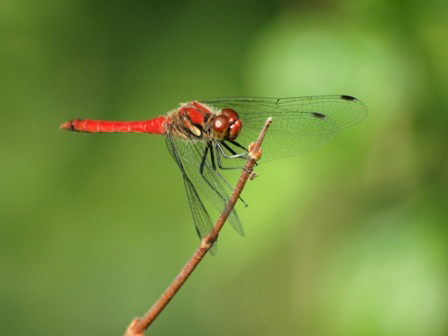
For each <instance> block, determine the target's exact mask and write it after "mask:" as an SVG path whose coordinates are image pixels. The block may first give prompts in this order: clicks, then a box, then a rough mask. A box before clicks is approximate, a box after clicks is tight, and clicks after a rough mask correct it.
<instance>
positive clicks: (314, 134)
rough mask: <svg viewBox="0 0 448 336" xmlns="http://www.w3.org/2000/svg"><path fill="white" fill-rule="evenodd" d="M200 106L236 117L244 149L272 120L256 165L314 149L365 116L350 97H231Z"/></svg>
mask: <svg viewBox="0 0 448 336" xmlns="http://www.w3.org/2000/svg"><path fill="white" fill-rule="evenodd" d="M202 102H203V103H205V104H207V105H210V106H213V107H215V108H226V107H228V108H232V109H234V110H235V111H236V112H237V113H238V115H239V117H240V119H241V121H242V123H243V128H242V130H241V132H240V134H239V135H238V138H237V139H236V141H237V142H239V143H240V144H241V145H243V146H244V147H246V148H247V146H248V145H249V144H250V143H251V142H253V141H255V139H257V137H258V134H259V132H260V131H261V129H262V127H263V125H264V122H265V121H266V119H267V118H268V117H272V118H273V120H272V124H271V127H270V128H269V132H268V133H267V135H266V138H265V140H264V142H263V156H262V158H263V159H262V160H261V161H260V163H262V162H266V161H269V160H272V159H277V158H281V157H286V156H292V155H298V154H301V153H304V152H307V151H309V150H311V149H314V148H316V147H318V146H320V145H322V144H324V143H326V142H327V141H328V140H330V139H331V138H333V137H335V136H336V134H337V132H338V131H339V130H341V129H344V128H346V127H349V126H352V125H354V124H356V123H358V122H360V121H361V120H363V119H364V118H365V117H366V116H367V107H366V106H365V105H364V103H363V102H361V101H360V100H358V99H356V98H353V97H350V96H315V97H297V98H247V97H232V98H220V99H214V100H204V101H202Z"/></svg>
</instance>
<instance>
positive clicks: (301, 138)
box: [60, 95, 367, 253]
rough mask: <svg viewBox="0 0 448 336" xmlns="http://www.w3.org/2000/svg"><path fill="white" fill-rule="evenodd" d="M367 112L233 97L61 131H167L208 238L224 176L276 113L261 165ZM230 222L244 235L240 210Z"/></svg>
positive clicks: (358, 105) (354, 106) (224, 193)
mask: <svg viewBox="0 0 448 336" xmlns="http://www.w3.org/2000/svg"><path fill="white" fill-rule="evenodd" d="M366 116H367V107H366V105H365V104H364V103H363V102H361V101H360V100H358V99H357V98H354V97H352V96H347V95H332V96H309V97H295V98H253V97H230V98H218V99H210V100H200V101H190V102H187V103H182V104H180V106H179V107H178V108H176V109H174V110H172V111H170V112H168V113H167V114H166V115H162V116H159V117H156V118H153V119H149V120H142V121H105V120H92V119H74V120H71V121H68V122H65V123H63V124H62V125H61V126H60V128H61V129H64V130H68V131H75V132H88V133H97V132H101V133H113V132H126V133H147V134H158V135H163V136H164V137H165V142H166V145H167V148H168V150H169V152H170V153H171V156H172V157H173V159H174V161H175V162H176V164H177V166H178V167H179V169H180V171H181V174H182V178H183V182H184V185H185V189H186V192H187V196H188V201H189V205H190V209H191V213H192V216H193V221H194V224H195V228H196V232H197V233H198V235H199V237H200V238H203V237H205V236H206V235H207V234H208V233H209V232H210V230H211V229H212V226H213V222H212V219H211V216H210V209H214V210H215V211H217V212H218V213H220V212H222V210H224V208H225V207H226V205H227V202H228V200H229V193H230V191H231V190H232V188H231V185H230V184H229V183H228V182H227V180H226V179H225V178H224V176H223V174H222V173H223V172H224V171H226V170H233V169H242V166H243V164H242V163H241V162H243V161H242V160H246V159H247V157H248V147H249V145H250V144H251V142H253V141H255V140H256V138H257V136H258V134H259V132H260V131H261V129H262V127H263V125H264V123H265V121H266V119H267V118H268V117H272V125H271V127H270V129H269V132H268V133H267V135H266V137H265V140H264V143H263V154H262V159H261V160H260V162H267V161H270V160H273V159H278V158H283V157H288V156H294V155H299V154H302V153H304V152H307V151H309V150H312V149H314V148H316V147H318V146H320V145H322V144H324V143H326V142H328V141H329V140H330V139H332V138H334V137H335V136H336V134H337V133H338V131H340V130H342V129H344V128H347V127H349V126H352V125H355V124H356V123H358V122H360V121H361V120H363V119H364V118H365V117H366ZM228 220H229V222H230V224H231V226H232V227H233V228H234V229H235V230H236V231H237V232H238V233H240V234H241V235H244V231H243V227H242V225H241V221H240V219H239V217H238V214H237V212H236V211H235V209H233V210H232V211H231V213H230V215H229V218H228ZM212 248H214V247H212ZM214 251H216V250H212V253H213V252H214Z"/></svg>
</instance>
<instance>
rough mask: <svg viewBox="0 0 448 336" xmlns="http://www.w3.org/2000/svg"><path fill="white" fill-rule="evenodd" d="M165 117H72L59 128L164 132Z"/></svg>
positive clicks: (74, 130)
mask: <svg viewBox="0 0 448 336" xmlns="http://www.w3.org/2000/svg"><path fill="white" fill-rule="evenodd" d="M165 121H166V117H158V118H154V119H150V120H144V121H106V120H92V119H74V120H71V121H68V122H66V123H64V124H62V125H61V127H60V128H61V129H65V130H68V131H73V132H89V133H97V132H99V133H116V132H124V133H150V134H164V132H165V127H164V125H165Z"/></svg>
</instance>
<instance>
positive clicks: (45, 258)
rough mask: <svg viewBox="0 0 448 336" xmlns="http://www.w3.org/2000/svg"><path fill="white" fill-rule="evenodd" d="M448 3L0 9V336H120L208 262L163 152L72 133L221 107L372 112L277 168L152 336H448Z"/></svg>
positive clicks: (26, 5)
mask: <svg viewBox="0 0 448 336" xmlns="http://www.w3.org/2000/svg"><path fill="white" fill-rule="evenodd" d="M447 15H448V3H447V2H446V1H435V0H430V1H427V2H425V4H424V6H422V5H421V3H420V2H418V1H401V2H400V1H385V0H380V1H368V0H365V1H355V0H336V1H317V2H295V1H292V0H290V1H273V0H261V1H253V0H250V1H203V0H197V1H188V2H186V1H173V2H171V1H165V2H163V1H134V2H130V3H126V2H118V1H112V2H110V1H99V0H97V1H83V0H66V1H63V2H55V1H48V0H47V1H40V2H34V3H33V2H20V1H16V2H14V1H11V0H6V1H2V2H1V3H0V27H1V31H2V34H1V37H0V42H1V46H2V47H1V50H0V69H1V73H2V75H1V80H0V83H1V85H0V97H1V99H0V109H1V113H2V123H1V124H0V129H1V134H2V135H1V139H2V140H1V143H0V148H1V161H2V165H1V166H0V171H1V175H0V176H1V181H2V182H1V188H0V272H1V273H0V275H1V276H0V331H1V332H2V333H3V334H12V333H14V334H15V335H25V334H33V335H57V334H64V335H80V334H81V335H82V334H84V335H106V334H120V333H123V332H124V330H125V327H126V326H127V324H128V323H129V322H130V320H131V319H132V318H133V317H135V316H138V315H140V314H143V312H144V311H145V310H146V309H147V308H148V306H149V305H150V304H151V303H152V302H153V301H154V300H155V299H157V297H158V296H159V295H160V293H161V292H162V291H163V290H164V289H165V287H166V286H167V284H168V283H169V282H170V281H171V280H172V278H173V277H174V276H175V274H176V273H177V272H178V270H179V269H180V267H181V266H182V265H183V263H184V262H185V261H186V259H187V258H188V257H189V256H190V254H191V253H192V251H193V249H194V248H195V247H196V246H197V244H198V240H197V237H196V236H195V232H194V229H193V224H192V220H191V218H190V214H189V210H188V205H187V201H186V196H185V193H184V190H183V184H182V182H181V177H180V174H179V172H178V170H177V167H176V166H175V164H174V162H172V159H171V158H170V157H169V154H168V151H167V150H166V148H165V145H164V141H163V139H162V138H161V137H157V136H143V135H126V134H113V135H103V134H96V135H90V134H87V135H86V134H69V133H63V132H59V131H58V130H57V127H58V125H59V124H60V123H62V122H64V121H67V120H69V119H73V118H75V117H88V118H97V119H100V118H101V119H147V118H150V117H153V116H157V115H159V114H163V113H165V112H166V111H168V110H170V109H172V108H175V107H176V106H177V104H178V103H179V102H184V101H189V100H192V99H201V98H203V99H204V98H212V97H220V96H241V95H250V96H274V97H275V96H278V97H287V96H302V95H321V94H350V95H353V96H356V97H358V98H360V99H361V100H363V101H364V102H365V103H366V104H367V106H368V107H369V116H368V118H367V119H366V120H364V121H363V122H362V123H361V124H359V125H357V126H356V127H354V128H352V129H349V130H346V131H344V132H342V133H341V135H340V136H339V137H338V138H337V139H336V140H335V141H333V142H332V143H330V144H328V145H326V146H325V147H322V148H320V149H319V150H316V151H314V152H311V153H308V154H306V155H303V156H300V157H297V158H291V159H285V160H282V161H278V162H272V163H269V164H266V165H260V166H259V167H258V168H257V173H258V174H259V175H260V176H259V177H258V178H257V179H256V180H255V181H253V182H251V183H249V185H248V186H247V188H246V189H245V191H244V199H245V200H246V201H247V202H248V203H249V204H250V206H249V207H248V208H247V209H245V208H240V209H239V213H240V215H241V217H242V220H243V223H244V225H245V229H246V232H247V236H246V237H244V239H241V237H238V236H237V235H236V234H235V233H234V232H232V230H231V229H230V228H225V229H224V232H223V234H222V236H221V237H220V241H219V253H218V255H217V256H215V257H207V258H206V260H204V263H203V264H201V265H200V267H199V268H198V269H197V272H196V273H195V274H194V275H193V276H192V278H191V279H190V281H189V282H188V283H187V284H186V286H185V287H184V288H183V289H182V291H181V292H180V294H179V295H178V297H177V298H176V299H175V300H174V301H173V302H172V303H171V304H170V306H169V307H168V308H167V310H166V311H165V312H164V313H163V314H162V315H161V316H160V318H159V319H158V320H157V321H156V323H155V324H154V325H153V327H152V329H151V333H152V334H154V335H162V334H182V335H206V334H207V335H209V334H213V335H239V334H249V335H445V334H447V333H448V323H447V319H446V316H447V313H448V289H447V283H448V274H447V273H448V272H447V270H448V269H447V267H446V265H447V264H448V251H447V250H448V247H447V246H448V244H447V243H448V238H447V237H448V235H447V219H448V193H447V191H448V159H447V158H448V156H447V155H446V144H447V143H448V141H447V138H448V136H447V134H448V132H447V122H448V112H447V110H448V95H447V87H448V46H447V44H446V37H447V36H448V21H447V20H446V17H447Z"/></svg>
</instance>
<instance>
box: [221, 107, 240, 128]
mask: <svg viewBox="0 0 448 336" xmlns="http://www.w3.org/2000/svg"><path fill="white" fill-rule="evenodd" d="M221 115H223V116H226V117H227V119H228V120H229V123H230V124H233V123H234V122H235V121H237V120H238V119H239V117H238V113H236V112H235V110H232V109H231V108H223V109H222V110H221Z"/></svg>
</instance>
